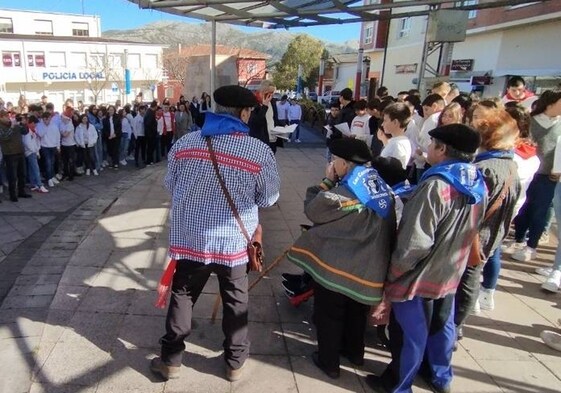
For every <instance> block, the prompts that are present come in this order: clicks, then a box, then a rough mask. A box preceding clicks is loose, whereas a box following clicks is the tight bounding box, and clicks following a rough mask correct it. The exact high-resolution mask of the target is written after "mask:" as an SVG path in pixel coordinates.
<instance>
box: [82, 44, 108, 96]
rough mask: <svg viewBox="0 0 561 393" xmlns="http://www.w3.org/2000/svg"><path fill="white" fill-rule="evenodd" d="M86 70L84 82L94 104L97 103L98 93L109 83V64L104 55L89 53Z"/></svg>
mask: <svg viewBox="0 0 561 393" xmlns="http://www.w3.org/2000/svg"><path fill="white" fill-rule="evenodd" d="M86 68H87V71H88V73H89V75H88V78H87V79H86V83H87V85H88V89H89V90H90V91H91V93H92V95H93V99H94V104H97V100H98V99H99V95H100V94H101V92H102V91H103V90H104V89H105V87H106V86H107V84H108V83H109V79H108V76H109V75H108V74H109V71H110V69H109V64H108V62H107V59H106V58H105V55H102V54H97V55H91V56H90V57H89V58H88V64H87V67H86Z"/></svg>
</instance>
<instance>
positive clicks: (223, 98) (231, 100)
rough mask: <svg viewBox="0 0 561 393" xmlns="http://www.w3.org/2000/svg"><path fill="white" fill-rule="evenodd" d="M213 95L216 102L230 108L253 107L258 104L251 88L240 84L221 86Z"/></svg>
mask: <svg viewBox="0 0 561 393" xmlns="http://www.w3.org/2000/svg"><path fill="white" fill-rule="evenodd" d="M213 96H214V102H216V103H217V104H220V105H222V106H225V107H230V108H252V107H254V106H256V105H257V104H258V102H257V98H255V95H253V93H252V92H251V91H250V90H248V89H246V88H245V87H241V86H238V85H230V86H222V87H219V88H218V89H216V90H215V91H214V94H213Z"/></svg>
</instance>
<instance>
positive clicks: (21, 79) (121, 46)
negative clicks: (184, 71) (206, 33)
mask: <svg viewBox="0 0 561 393" xmlns="http://www.w3.org/2000/svg"><path fill="white" fill-rule="evenodd" d="M0 52H1V53H2V63H1V64H0V97H2V99H3V100H4V101H6V102H7V101H12V102H13V103H14V104H16V103H17V100H18V98H19V96H20V94H24V95H25V96H26V98H27V99H28V101H29V102H34V101H39V99H40V98H41V96H42V95H46V96H47V97H48V98H49V101H51V102H53V103H54V104H55V105H56V106H57V107H58V106H59V105H61V104H62V103H63V102H64V100H66V99H68V98H72V99H74V102H77V101H83V102H84V104H86V105H87V104H90V103H95V102H97V103H113V102H114V101H116V100H117V99H121V100H122V102H128V101H132V100H133V99H134V97H135V96H136V94H138V93H140V92H142V93H143V95H144V97H145V100H148V99H151V98H152V93H153V91H154V89H155V87H156V85H157V83H158V82H160V81H161V80H162V75H163V73H162V46H161V45H155V44H140V43H133V42H125V41H116V40H108V39H104V38H102V37H101V31H100V20H99V18H98V17H97V16H84V15H73V14H58V13H43V12H35V11H13V10H6V9H0ZM125 68H127V69H129V71H130V80H131V84H130V87H131V89H130V90H131V92H130V94H128V95H127V94H125Z"/></svg>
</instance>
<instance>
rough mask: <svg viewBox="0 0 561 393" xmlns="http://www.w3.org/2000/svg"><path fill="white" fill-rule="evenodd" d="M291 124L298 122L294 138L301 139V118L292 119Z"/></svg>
mask: <svg viewBox="0 0 561 393" xmlns="http://www.w3.org/2000/svg"><path fill="white" fill-rule="evenodd" d="M290 124H298V126H297V127H296V129H295V130H294V140H296V139H300V120H290Z"/></svg>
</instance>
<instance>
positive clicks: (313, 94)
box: [308, 91, 318, 102]
mask: <svg viewBox="0 0 561 393" xmlns="http://www.w3.org/2000/svg"><path fill="white" fill-rule="evenodd" d="M308 98H309V99H310V100H312V101H314V102H317V100H318V93H316V92H315V91H311V92H309V93H308Z"/></svg>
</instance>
